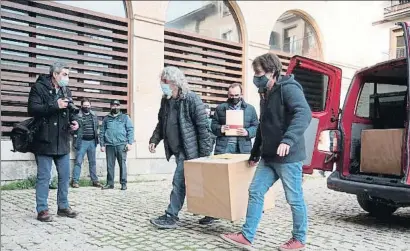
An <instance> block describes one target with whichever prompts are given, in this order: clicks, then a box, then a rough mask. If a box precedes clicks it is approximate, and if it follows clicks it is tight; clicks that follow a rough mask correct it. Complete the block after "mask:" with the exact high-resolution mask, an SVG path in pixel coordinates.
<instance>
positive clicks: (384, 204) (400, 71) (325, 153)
mask: <svg viewBox="0 0 410 251" xmlns="http://www.w3.org/2000/svg"><path fill="white" fill-rule="evenodd" d="M397 25H400V26H401V27H402V28H403V33H404V38H405V39H404V40H405V44H406V56H405V57H403V58H398V59H394V60H389V61H385V62H382V63H379V64H376V65H374V66H371V67H367V68H364V69H361V70H359V71H358V72H356V74H355V76H354V77H353V79H352V82H351V84H350V88H349V91H348V93H347V95H346V98H345V102H344V106H343V109H339V107H340V104H339V102H340V94H341V92H340V91H341V80H342V71H341V69H340V68H338V67H335V66H332V65H329V64H325V63H323V62H319V61H315V60H312V59H307V58H304V57H300V56H295V57H293V58H292V59H291V60H290V62H289V66H288V72H287V73H288V74H294V75H295V79H296V80H297V81H298V82H299V83H300V84H301V85H302V86H303V88H304V92H305V96H306V99H307V101H308V103H309V105H310V106H311V108H312V114H313V118H312V122H311V124H310V126H309V128H308V129H307V131H306V133H305V140H306V151H307V156H309V158H308V159H306V161H305V163H304V173H308V174H311V173H312V172H313V169H319V170H323V171H333V166H334V164H336V170H335V171H334V172H333V173H332V174H331V175H330V176H329V177H328V179H327V187H328V188H329V189H332V190H335V191H339V192H345V193H350V194H356V196H357V200H358V202H359V205H360V206H361V207H362V208H363V209H364V210H365V211H367V212H369V213H370V214H372V215H375V216H379V217H382V216H388V215H391V214H392V213H394V212H395V211H396V210H397V208H399V207H406V206H410V175H409V169H410V168H409V164H410V158H409V154H410V153H409V136H410V134H409V117H410V116H409V114H410V110H409V101H408V97H409V93H410V89H409V87H410V81H409V77H408V76H409V70H410V68H409V66H410V65H409V62H408V61H409V41H410V40H409V32H410V31H409V25H410V23H398V24H397ZM366 129H402V130H401V131H403V133H402V135H403V137H402V139H401V140H402V147H401V149H402V151H401V169H400V168H399V172H398V173H396V174H375V173H368V172H365V171H363V170H362V169H361V156H360V155H361V150H362V149H361V135H362V130H366ZM329 135H330V136H329ZM326 138H328V140H327V142H328V143H329V144H328V145H327V147H323V144H322V146H321V143H323V142H322V141H323V139H326ZM399 143H400V142H399ZM398 148H399V149H400V146H398ZM397 155H399V156H400V153H398V154H397ZM362 157H363V156H362ZM364 157H366V156H364ZM367 157H370V156H367ZM376 157H377V156H376ZM372 163H374V162H370V166H372V165H373V164H372ZM398 163H399V164H398V166H399V165H400V160H399V162H398Z"/></svg>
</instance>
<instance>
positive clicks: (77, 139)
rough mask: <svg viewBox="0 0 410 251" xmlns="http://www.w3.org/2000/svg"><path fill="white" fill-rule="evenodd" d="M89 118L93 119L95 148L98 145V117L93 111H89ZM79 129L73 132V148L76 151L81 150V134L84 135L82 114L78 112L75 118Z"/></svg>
mask: <svg viewBox="0 0 410 251" xmlns="http://www.w3.org/2000/svg"><path fill="white" fill-rule="evenodd" d="M90 114H91V116H92V117H93V126H94V140H95V146H97V145H98V143H99V140H98V117H97V115H96V114H95V112H94V111H90ZM77 119H78V125H79V128H78V130H77V131H75V132H73V148H74V149H76V150H80V149H81V143H82V142H83V140H82V139H83V133H84V113H83V112H82V111H80V112H79V113H78V116H77Z"/></svg>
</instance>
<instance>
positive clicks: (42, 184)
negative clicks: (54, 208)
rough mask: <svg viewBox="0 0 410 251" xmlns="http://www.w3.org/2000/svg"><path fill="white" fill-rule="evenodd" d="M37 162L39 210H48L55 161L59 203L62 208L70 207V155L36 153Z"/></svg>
mask: <svg viewBox="0 0 410 251" xmlns="http://www.w3.org/2000/svg"><path fill="white" fill-rule="evenodd" d="M35 158H36V163H37V181H36V204H37V207H36V209H37V212H41V211H43V210H48V192H49V184H50V179H51V174H50V172H51V166H52V164H53V161H54V163H55V165H56V169H57V174H58V190H57V205H58V208H60V209H65V208H68V207H69V204H68V198H67V197H68V186H69V181H70V155H69V154H66V155H55V156H48V155H35Z"/></svg>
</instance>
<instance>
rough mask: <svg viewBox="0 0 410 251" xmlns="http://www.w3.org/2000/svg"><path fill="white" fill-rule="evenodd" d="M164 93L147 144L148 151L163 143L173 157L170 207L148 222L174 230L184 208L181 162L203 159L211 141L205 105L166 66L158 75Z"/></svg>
mask: <svg viewBox="0 0 410 251" xmlns="http://www.w3.org/2000/svg"><path fill="white" fill-rule="evenodd" d="M161 88H162V91H163V93H164V96H163V98H162V99H161V107H160V109H159V113H158V123H157V126H156V128H155V130H154V133H153V134H152V137H151V139H150V141H149V150H150V152H152V153H154V152H155V148H156V146H157V145H158V144H159V143H160V141H161V140H164V146H165V153H166V158H167V160H168V161H169V159H170V158H171V156H172V155H174V156H175V160H176V164H177V167H176V170H175V173H174V179H173V181H172V185H173V189H172V192H171V196H170V204H169V206H168V208H167V210H165V215H163V216H160V217H158V218H155V219H152V220H151V223H152V224H153V225H155V226H156V227H158V228H161V229H167V228H176V227H177V225H176V222H177V221H178V220H179V219H178V213H179V211H180V210H181V208H182V206H183V205H184V200H185V195H186V190H185V177H184V160H190V159H196V158H199V157H206V156H209V155H210V152H211V138H210V134H209V131H208V121H207V116H206V111H205V106H204V104H203V103H202V100H201V99H200V97H199V96H198V95H196V94H195V93H193V92H191V91H190V90H189V89H188V83H187V80H186V78H185V75H184V74H183V73H182V72H181V71H180V70H179V69H178V68H176V67H173V66H169V67H166V68H165V69H164V70H163V72H162V74H161Z"/></svg>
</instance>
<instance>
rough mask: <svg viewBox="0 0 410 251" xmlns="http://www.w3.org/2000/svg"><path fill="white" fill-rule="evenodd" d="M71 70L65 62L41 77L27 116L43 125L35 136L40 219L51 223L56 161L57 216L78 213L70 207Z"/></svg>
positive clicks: (73, 126)
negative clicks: (50, 201)
mask: <svg viewBox="0 0 410 251" xmlns="http://www.w3.org/2000/svg"><path fill="white" fill-rule="evenodd" d="M68 75H69V68H68V66H67V65H66V64H64V63H60V62H57V63H54V64H53V65H51V66H50V74H49V75H40V76H39V77H38V79H37V81H36V83H35V84H34V85H33V86H32V87H31V90H30V94H29V99H28V113H29V115H30V116H33V117H34V118H35V119H36V120H38V121H41V125H40V127H39V129H38V131H37V133H36V134H35V136H34V143H33V149H34V150H33V153H34V154H35V158H36V163H37V181H36V203H37V213H38V216H37V219H38V220H39V221H51V217H50V215H49V214H48V203H47V200H48V190H49V181H50V179H51V177H50V171H51V166H52V162H53V161H54V163H55V165H56V168H57V173H58V192H57V206H58V211H57V214H58V215H59V216H65V217H70V218H74V217H76V216H77V213H76V212H74V211H72V210H71V208H70V207H69V204H68V198H67V196H68V186H69V179H70V131H76V130H77V129H78V122H77V121H76V118H75V114H74V108H75V107H73V104H72V103H70V100H71V92H70V90H69V89H68V87H67V85H68Z"/></svg>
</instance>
